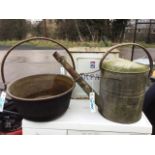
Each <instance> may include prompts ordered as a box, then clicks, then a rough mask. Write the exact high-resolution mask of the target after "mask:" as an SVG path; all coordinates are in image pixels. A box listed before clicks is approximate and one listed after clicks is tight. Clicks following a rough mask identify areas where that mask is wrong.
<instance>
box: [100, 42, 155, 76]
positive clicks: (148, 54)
mask: <svg viewBox="0 0 155 155" xmlns="http://www.w3.org/2000/svg"><path fill="white" fill-rule="evenodd" d="M129 45H133V46H138V47H140V48H142V49H143V50H144V52H145V53H146V55H147V56H148V59H149V63H150V71H149V75H148V76H149V77H150V76H151V75H152V72H153V60H152V57H151V55H150V53H149V52H148V50H147V49H146V48H145V47H143V46H141V45H139V44H137V43H122V44H117V45H115V46H112V47H110V48H109V49H108V50H107V52H106V53H105V55H104V56H103V57H102V59H101V61H100V69H101V68H102V63H103V61H104V60H105V58H106V57H107V55H108V54H109V53H111V51H112V50H114V49H116V48H118V47H122V46H129Z"/></svg>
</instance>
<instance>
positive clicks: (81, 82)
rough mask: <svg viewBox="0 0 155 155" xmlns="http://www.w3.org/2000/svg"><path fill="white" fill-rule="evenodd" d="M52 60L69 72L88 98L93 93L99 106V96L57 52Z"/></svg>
mask: <svg viewBox="0 0 155 155" xmlns="http://www.w3.org/2000/svg"><path fill="white" fill-rule="evenodd" d="M53 56H54V58H55V59H56V60H57V61H58V62H59V63H60V64H61V65H62V66H63V67H64V68H65V69H66V70H67V71H68V72H69V74H70V75H71V76H72V77H73V79H74V80H75V81H76V82H77V83H78V84H79V86H80V87H81V88H82V89H83V90H84V91H85V92H86V94H87V95H88V96H89V94H90V92H92V91H93V92H94V93H95V103H96V104H97V105H99V95H98V94H97V93H96V92H95V90H94V89H93V88H92V87H91V86H90V85H89V84H88V83H87V82H86V81H85V80H84V79H83V78H82V77H81V76H80V74H78V73H77V72H76V71H75V70H74V68H73V67H72V66H71V65H70V64H69V63H68V62H67V61H66V60H65V58H64V57H63V56H61V55H60V54H59V53H58V52H54V54H53Z"/></svg>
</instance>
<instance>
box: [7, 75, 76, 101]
mask: <svg viewBox="0 0 155 155" xmlns="http://www.w3.org/2000/svg"><path fill="white" fill-rule="evenodd" d="M73 85H74V82H73V81H72V80H71V79H70V78H69V77H67V76H63V75H50V74H49V75H34V76H29V77H25V78H22V79H19V80H17V81H15V82H13V83H12V84H11V85H10V86H9V88H8V91H9V94H10V95H11V96H12V97H15V98H16V97H17V98H23V99H44V98H47V97H52V96H55V95H60V94H62V93H65V92H66V91H68V90H69V89H71V88H72V87H73Z"/></svg>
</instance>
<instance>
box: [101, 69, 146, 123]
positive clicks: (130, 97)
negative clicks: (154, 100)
mask: <svg viewBox="0 0 155 155" xmlns="http://www.w3.org/2000/svg"><path fill="white" fill-rule="evenodd" d="M146 80H147V74H145V73H138V74H136V73H134V74H129V73H128V74H124V73H122V74H121V73H116V72H115V73H114V72H111V71H107V70H104V71H102V77H101V80H100V96H99V97H100V101H101V102H100V106H99V107H100V108H99V111H100V113H101V114H102V115H103V116H104V117H106V118H107V119H109V120H112V121H115V122H119V123H133V122H136V121H138V120H139V119H140V117H141V111H142V105H143V99H144V93H145V84H146Z"/></svg>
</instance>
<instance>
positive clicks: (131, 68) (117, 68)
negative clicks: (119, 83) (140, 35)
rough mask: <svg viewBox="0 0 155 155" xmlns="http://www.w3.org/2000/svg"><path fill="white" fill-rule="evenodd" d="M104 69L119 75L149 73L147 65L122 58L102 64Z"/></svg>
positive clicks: (105, 61)
mask: <svg viewBox="0 0 155 155" xmlns="http://www.w3.org/2000/svg"><path fill="white" fill-rule="evenodd" d="M102 69H105V70H109V71H112V72H119V73H143V72H147V71H149V67H148V66H146V65H143V64H138V63H135V62H132V61H129V60H126V59H122V58H116V59H111V60H104V61H103V63H102Z"/></svg>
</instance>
